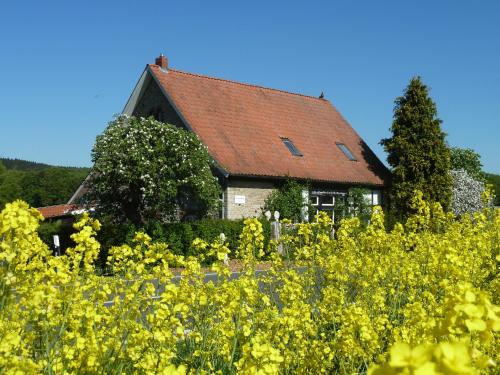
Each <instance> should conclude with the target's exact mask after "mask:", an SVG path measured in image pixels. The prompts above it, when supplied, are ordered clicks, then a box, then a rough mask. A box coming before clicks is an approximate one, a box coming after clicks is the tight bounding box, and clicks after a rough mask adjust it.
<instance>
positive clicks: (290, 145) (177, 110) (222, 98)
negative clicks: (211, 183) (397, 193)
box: [69, 55, 390, 219]
mask: <svg viewBox="0 0 500 375" xmlns="http://www.w3.org/2000/svg"><path fill="white" fill-rule="evenodd" d="M123 113H124V114H127V115H131V116H139V117H140V116H142V117H149V116H153V117H155V118H156V119H157V120H159V121H161V122H165V123H170V124H173V125H176V126H179V127H182V128H185V129H187V130H189V131H193V132H194V133H196V134H197V135H198V137H199V138H200V140H201V142H202V143H203V144H205V146H207V148H208V151H209V153H210V155H211V156H212V157H213V159H214V160H215V163H216V166H217V167H216V170H215V173H216V175H217V176H218V178H219V182H220V184H221V186H222V190H223V196H222V197H221V199H222V210H221V217H222V218H227V219H239V218H242V217H251V216H258V215H260V214H261V212H262V207H263V205H264V202H265V200H266V198H267V197H268V196H269V194H270V193H271V192H272V191H273V190H274V189H276V188H277V187H278V186H280V184H282V183H283V182H284V181H285V180H286V179H296V180H298V181H304V182H306V181H307V182H308V184H309V186H310V190H309V191H304V199H305V200H310V202H311V203H312V205H314V206H316V208H317V209H318V210H327V211H328V210H332V209H333V205H334V203H335V199H339V198H340V197H342V196H343V195H345V194H346V192H347V191H348V189H349V188H351V187H363V188H365V189H367V191H368V192H369V194H368V195H367V198H368V199H369V200H370V202H371V203H373V204H381V203H382V200H383V192H384V190H385V189H386V188H387V186H388V183H389V176H390V174H389V171H388V170H387V168H386V167H385V166H384V165H383V163H382V162H381V161H380V160H379V159H378V158H377V157H376V156H375V154H374V153H373V152H372V151H371V150H370V148H369V147H368V146H367V145H366V143H365V142H364V141H363V140H362V139H361V137H360V136H359V135H358V134H357V133H356V132H355V131H354V129H353V128H352V127H351V126H350V125H349V124H348V123H347V121H346V120H345V119H344V118H343V117H342V116H341V114H340V113H339V112H338V111H337V110H336V109H335V107H334V106H333V105H332V104H331V103H330V102H329V101H328V100H326V99H325V98H324V97H323V95H321V96H320V97H311V96H307V95H301V94H296V93H290V92H286V91H282V90H277V89H271V88H265V87H261V86H256V85H251V84H246V83H240V82H235V81H230V80H225V79H219V78H214V77H208V76H203V75H199V74H193V73H187V72H183V71H180V70H176V69H172V68H170V67H169V66H168V60H167V58H166V57H165V56H163V55H162V56H160V57H158V58H157V59H156V61H155V64H148V65H147V66H146V68H145V69H144V71H143V73H142V75H141V77H140V79H139V81H138V83H137V85H136V86H135V88H134V90H133V92H132V94H131V95H130V98H129V100H128V101H127V104H126V105H125V108H124V110H123ZM78 195H79V194H75V196H74V197H73V198H72V201H70V202H69V203H73V202H74V201H75V198H77V197H78Z"/></svg>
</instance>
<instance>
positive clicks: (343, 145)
mask: <svg viewBox="0 0 500 375" xmlns="http://www.w3.org/2000/svg"><path fill="white" fill-rule="evenodd" d="M337 146H338V147H339V148H340V149H341V150H342V152H343V153H344V155H345V156H347V158H348V159H349V160H351V161H358V159H356V157H355V156H354V155H353V154H352V152H351V150H349V149H348V148H347V146H346V145H345V144H343V143H337Z"/></svg>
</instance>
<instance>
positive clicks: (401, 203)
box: [380, 77, 452, 219]
mask: <svg viewBox="0 0 500 375" xmlns="http://www.w3.org/2000/svg"><path fill="white" fill-rule="evenodd" d="M391 131H392V137H390V138H386V139H383V140H382V141H381V142H380V143H381V145H383V146H384V149H385V151H386V152H387V153H388V157H387V161H388V162H389V164H390V165H391V167H392V174H393V177H392V187H391V194H390V195H391V206H392V208H393V210H394V213H395V215H396V217H397V218H398V219H404V218H406V217H408V215H409V214H410V213H411V207H410V203H411V197H412V196H413V194H414V192H415V190H417V189H418V190H420V191H422V192H423V195H424V199H426V200H429V201H432V202H439V203H441V205H442V206H443V208H444V209H445V210H448V209H449V208H450V200H451V191H452V178H451V175H450V169H451V161H450V150H449V148H448V146H447V145H446V142H445V136H446V134H445V133H444V132H443V131H442V130H441V120H440V119H439V118H437V109H436V104H435V103H434V102H433V101H432V99H431V98H430V96H429V91H428V88H427V86H426V85H424V83H423V82H422V80H421V79H420V77H414V78H412V79H411V81H410V83H409V85H408V86H407V88H406V90H405V92H404V94H403V96H401V97H399V98H397V99H396V100H395V107H394V120H393V122H392V127H391Z"/></svg>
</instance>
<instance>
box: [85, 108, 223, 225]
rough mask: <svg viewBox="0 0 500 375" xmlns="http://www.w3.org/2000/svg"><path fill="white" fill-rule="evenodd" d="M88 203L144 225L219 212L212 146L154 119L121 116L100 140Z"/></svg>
mask: <svg viewBox="0 0 500 375" xmlns="http://www.w3.org/2000/svg"><path fill="white" fill-rule="evenodd" d="M92 161H93V162H94V166H93V168H92V171H91V178H89V180H88V187H89V189H90V191H89V195H88V197H89V199H91V200H93V201H95V202H96V203H97V207H98V210H100V211H101V212H103V213H107V214H111V215H114V217H115V218H116V219H125V218H126V219H129V220H130V221H132V222H133V223H134V224H138V225H142V224H144V223H145V222H146V221H147V220H148V219H153V218H154V219H160V220H172V219H175V218H177V217H178V215H177V214H178V209H180V210H187V209H193V210H194V211H196V212H197V213H198V214H199V215H200V216H203V215H205V214H207V213H208V212H209V211H211V210H213V209H215V208H216V206H217V205H218V201H219V192H220V188H219V185H218V183H217V179H216V177H215V176H214V175H213V174H212V171H211V167H212V166H213V161H212V159H211V158H210V156H209V154H208V151H207V148H206V147H205V146H204V145H203V144H202V143H201V142H200V140H199V139H198V137H197V136H196V135H195V134H194V133H192V132H189V131H186V130H184V129H181V128H177V127H175V126H173V125H168V124H164V123H161V122H158V121H156V120H154V119H153V118H148V119H144V118H136V117H129V116H119V117H118V118H116V119H115V120H114V121H112V122H110V123H109V125H108V127H107V128H106V130H105V131H104V133H103V134H101V135H99V136H98V137H97V140H96V143H95V145H94V148H93V150H92Z"/></svg>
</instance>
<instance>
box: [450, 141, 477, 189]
mask: <svg viewBox="0 0 500 375" xmlns="http://www.w3.org/2000/svg"><path fill="white" fill-rule="evenodd" d="M450 152H451V169H453V170H456V171H458V170H460V169H463V170H464V171H466V172H467V174H468V175H469V176H471V177H472V178H475V179H476V180H480V181H482V180H484V178H485V176H484V173H483V164H482V163H481V156H480V155H479V154H478V153H477V152H475V151H474V150H472V149H470V148H460V147H452V148H450Z"/></svg>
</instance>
